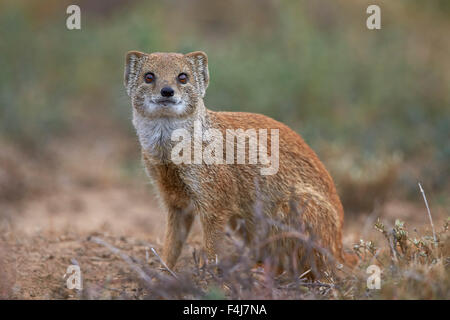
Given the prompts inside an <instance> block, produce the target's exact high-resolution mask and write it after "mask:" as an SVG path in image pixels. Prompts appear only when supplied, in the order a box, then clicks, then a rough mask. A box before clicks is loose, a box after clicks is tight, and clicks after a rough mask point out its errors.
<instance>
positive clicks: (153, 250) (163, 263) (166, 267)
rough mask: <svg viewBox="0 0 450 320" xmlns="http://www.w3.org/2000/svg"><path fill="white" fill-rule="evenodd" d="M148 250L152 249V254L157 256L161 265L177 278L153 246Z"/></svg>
mask: <svg viewBox="0 0 450 320" xmlns="http://www.w3.org/2000/svg"><path fill="white" fill-rule="evenodd" d="M150 250H152V252H153V254H154V255H155V256H156V257H157V258H158V260H159V262H161V264H162V265H163V267H164V268H165V269H166V270H167V271H169V273H170V274H171V275H172V276H173V277H174V278H175V279H177V280H179V279H178V276H177V275H176V274H175V272H173V271H172V270H170V268H169V267H168V266H167V264H166V263H165V262H164V261H163V259H161V257H160V256H159V254H158V253H157V252H156V250H155V249H154V248H150Z"/></svg>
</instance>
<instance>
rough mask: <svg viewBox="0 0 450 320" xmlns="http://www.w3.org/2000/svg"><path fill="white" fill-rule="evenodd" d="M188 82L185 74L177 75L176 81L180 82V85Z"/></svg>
mask: <svg viewBox="0 0 450 320" xmlns="http://www.w3.org/2000/svg"><path fill="white" fill-rule="evenodd" d="M187 80H188V76H187V74H186V73H184V72H182V73H180V74H179V75H178V81H180V82H181V83H183V84H185V83H186V82H187Z"/></svg>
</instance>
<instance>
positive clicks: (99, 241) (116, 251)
mask: <svg viewBox="0 0 450 320" xmlns="http://www.w3.org/2000/svg"><path fill="white" fill-rule="evenodd" d="M90 241H92V242H95V243H97V244H100V245H102V246H104V247H106V248H108V249H109V250H110V251H111V252H112V253H114V254H116V255H118V256H120V257H121V258H122V259H123V260H124V261H125V262H126V263H127V264H128V265H129V266H130V268H131V269H133V270H134V271H135V272H136V273H137V274H138V275H139V277H141V278H142V280H144V281H145V282H147V283H148V284H151V283H152V279H151V278H150V277H149V276H148V275H147V274H146V273H145V272H144V270H142V268H141V267H139V266H138V265H137V264H135V263H134V262H133V260H131V258H130V257H129V256H128V255H126V254H125V253H123V252H122V251H120V250H119V249H118V248H116V247H114V246H113V245H111V244H109V243H107V242H106V241H104V240H102V239H100V238H97V237H91V238H90Z"/></svg>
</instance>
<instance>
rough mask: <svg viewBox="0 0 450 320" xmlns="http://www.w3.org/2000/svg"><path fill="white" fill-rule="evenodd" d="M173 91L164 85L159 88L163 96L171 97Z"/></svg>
mask: <svg viewBox="0 0 450 320" xmlns="http://www.w3.org/2000/svg"><path fill="white" fill-rule="evenodd" d="M174 93H175V91H173V89H172V88H171V87H164V88H162V89H161V95H162V96H163V97H172V96H173V94H174Z"/></svg>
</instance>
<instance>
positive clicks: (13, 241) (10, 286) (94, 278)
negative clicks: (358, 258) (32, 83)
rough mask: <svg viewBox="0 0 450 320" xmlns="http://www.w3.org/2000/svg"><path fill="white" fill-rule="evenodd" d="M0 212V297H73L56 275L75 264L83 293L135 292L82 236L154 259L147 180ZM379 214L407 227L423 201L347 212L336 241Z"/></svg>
mask: <svg viewBox="0 0 450 320" xmlns="http://www.w3.org/2000/svg"><path fill="white" fill-rule="evenodd" d="M12 212H13V213H10V214H3V216H2V217H1V219H0V231H1V234H0V269H1V275H0V297H1V298H9V299H11V298H13V299H71V298H72V299H74V298H79V297H80V296H79V295H78V294H77V291H76V290H73V289H72V290H71V289H68V288H67V286H66V280H65V279H64V275H65V273H66V269H67V267H68V266H69V265H71V264H79V266H80V269H81V272H82V277H83V285H84V288H85V289H87V290H85V294H87V297H91V298H105V299H108V298H115V297H124V298H139V297H141V295H140V292H139V288H138V285H137V281H133V280H132V278H133V276H135V275H134V271H132V270H131V269H130V267H129V265H127V264H126V263H125V262H124V261H123V259H121V258H120V257H119V256H117V255H115V254H114V253H112V252H111V251H110V250H109V249H107V248H105V247H104V246H101V245H99V244H97V243H94V242H93V241H90V239H91V238H90V237H93V236H95V237H98V238H101V239H103V240H105V241H107V242H108V243H110V244H112V245H114V246H115V247H117V248H119V249H121V250H122V252H124V253H126V254H128V255H130V256H133V257H135V258H138V259H140V260H141V261H147V263H148V264H149V267H150V268H152V267H154V268H158V263H157V261H156V258H155V257H154V256H153V254H152V253H151V252H150V251H149V248H151V247H154V248H155V249H156V250H157V251H159V252H160V251H161V246H162V239H163V234H164V228H165V214H164V212H163V210H161V209H160V207H159V205H158V203H157V201H156V200H155V199H154V197H152V194H151V191H150V190H149V188H148V187H142V188H141V187H137V188H132V187H108V188H100V189H98V188H94V187H91V188H83V189H80V190H77V189H75V190H71V191H70V192H68V191H67V190H64V191H62V190H61V191H60V192H55V193H54V194H52V195H47V196H44V197H40V198H38V199H34V200H32V201H28V202H26V203H25V204H23V205H22V208H21V209H20V210H16V211H12ZM379 213H382V215H383V216H384V217H385V219H386V220H387V221H391V222H392V221H393V220H394V217H395V218H400V219H404V220H406V221H407V223H408V224H409V225H410V226H415V225H418V226H419V225H427V219H426V213H425V208H424V207H422V206H421V204H420V203H418V204H408V203H402V202H389V203H387V204H386V205H385V206H384V207H383V208H382V209H380V211H379V212H378V213H374V214H372V215H359V216H348V217H347V218H346V225H345V233H344V234H345V236H344V243H345V245H346V247H347V248H349V247H351V245H352V243H354V242H356V241H358V240H359V238H364V239H368V238H373V237H374V236H376V234H375V232H374V231H373V222H374V220H375V218H376V216H377V215H378V214H379ZM200 239H201V228H200V226H199V224H198V221H197V222H196V224H195V225H194V227H193V230H192V233H191V235H190V238H189V240H188V241H187V245H186V246H185V248H184V250H183V254H182V257H181V259H180V260H179V263H178V265H177V268H178V269H179V268H184V267H186V264H192V261H191V260H192V250H193V248H194V247H199V245H200Z"/></svg>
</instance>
